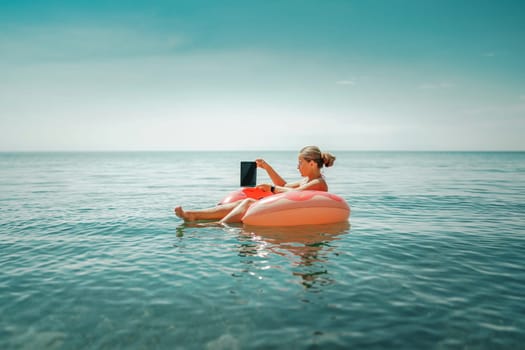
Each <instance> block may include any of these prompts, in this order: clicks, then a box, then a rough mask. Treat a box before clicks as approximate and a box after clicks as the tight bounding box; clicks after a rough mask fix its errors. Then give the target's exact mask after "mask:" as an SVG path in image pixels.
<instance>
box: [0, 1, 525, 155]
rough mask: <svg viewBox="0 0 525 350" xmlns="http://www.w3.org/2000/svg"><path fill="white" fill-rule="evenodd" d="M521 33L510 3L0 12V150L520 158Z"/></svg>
mask: <svg viewBox="0 0 525 350" xmlns="http://www.w3.org/2000/svg"><path fill="white" fill-rule="evenodd" d="M523 38H525V2H523V1H495V0H494V1H462V0H453V1H452V0H440V1H430V0H383V1H380V0H368V1H350V0H346V1H337V0H318V1H310V0H293V1H291V0H290V1H287V0H274V1H272V0H265V1H262V0H261V1H250V0H243V1H198V0H194V1H97V0H91V1H25V0H18V1H0V151H10V150H188V149H198V150H201V149H258V150H265V149H270V150H274V149H292V150H295V149H299V148H300V147H302V146H304V145H307V144H317V145H319V146H321V148H324V149H327V150H341V149H345V150H525V137H523V134H524V131H525V40H523Z"/></svg>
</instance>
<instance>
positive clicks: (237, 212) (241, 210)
mask: <svg viewBox="0 0 525 350" xmlns="http://www.w3.org/2000/svg"><path fill="white" fill-rule="evenodd" d="M255 202H257V201H256V200H255V199H252V198H247V199H244V200H243V201H242V202H240V203H238V202H236V203H237V205H236V206H235V208H233V209H232V210H231V211H230V212H229V213H228V214H227V215H226V216H224V217H223V218H222V219H221V221H220V223H229V222H241V219H242V217H243V216H244V214H245V213H246V211H247V210H248V208H249V207H250V206H251V205H252V204H253V203H255Z"/></svg>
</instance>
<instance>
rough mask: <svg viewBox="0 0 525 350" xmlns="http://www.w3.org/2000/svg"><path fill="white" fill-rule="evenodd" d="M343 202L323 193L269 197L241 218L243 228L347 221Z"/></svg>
mask: <svg viewBox="0 0 525 350" xmlns="http://www.w3.org/2000/svg"><path fill="white" fill-rule="evenodd" d="M349 217H350V207H349V206H348V204H347V203H346V201H345V200H344V199H343V198H341V197H339V196H337V195H335V194H331V193H328V192H323V191H289V192H284V193H279V194H275V195H271V196H268V197H266V198H263V199H261V200H260V201H258V202H256V203H254V204H252V205H251V206H250V208H248V210H247V211H246V213H245V214H244V216H243V218H242V222H243V223H244V224H246V225H254V226H299V225H323V224H333V223H340V222H344V221H347V220H348V218H349Z"/></svg>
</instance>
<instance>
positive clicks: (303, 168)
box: [297, 156, 313, 176]
mask: <svg viewBox="0 0 525 350" xmlns="http://www.w3.org/2000/svg"><path fill="white" fill-rule="evenodd" d="M297 159H298V162H297V170H299V173H300V174H301V176H308V173H309V172H310V163H311V162H313V161H312V160H310V161H307V160H306V159H304V158H303V157H301V156H299V157H298V158H297Z"/></svg>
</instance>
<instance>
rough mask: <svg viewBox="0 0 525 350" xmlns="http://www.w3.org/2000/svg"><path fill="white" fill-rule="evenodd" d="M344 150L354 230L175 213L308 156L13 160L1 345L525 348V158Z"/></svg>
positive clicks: (1, 191)
mask: <svg viewBox="0 0 525 350" xmlns="http://www.w3.org/2000/svg"><path fill="white" fill-rule="evenodd" d="M335 155H336V156H337V161H336V163H335V165H334V167H333V168H329V169H327V170H326V171H325V175H326V178H327V181H328V183H329V185H330V191H331V192H333V193H336V194H338V195H340V196H342V197H343V198H345V199H346V200H347V201H348V203H349V204H350V206H351V208H352V214H351V218H350V223H349V224H342V225H331V226H321V227H302V228H292V229H279V228H272V229H257V228H250V229H244V228H243V227H242V226H239V225H237V226H233V227H229V228H217V227H206V228H202V227H191V226H189V225H184V224H183V223H182V222H181V221H180V220H179V219H178V218H176V217H175V216H174V215H173V207H174V206H176V205H183V206H184V207H185V208H187V209H190V208H203V207H208V206H212V205H214V204H215V203H216V202H218V200H220V199H221V198H222V197H224V196H225V195H226V194H227V193H229V192H231V191H232V190H235V189H237V188H238V185H239V162H240V161H241V160H252V159H254V158H256V157H264V158H265V159H266V160H267V161H268V162H269V163H270V164H272V165H273V166H274V168H276V169H277V170H278V171H279V172H280V173H281V175H282V176H283V177H285V178H286V179H289V180H298V173H297V170H296V163H297V158H296V153H295V152H237V153H235V152H226V153H223V152H188V153H177V152H173V153H169V152H155V153H141V152H135V153H0V349H55V348H57V349H91V348H102V349H115V348H127V349H134V348H137V349H155V348H159V349H267V348H275V349H316V348H323V349H347V348H355V349H359V348H365V347H366V348H378V349H381V348H402V349H427V348H434V349H435V348H437V349H442V348H443V349H448V348H451V349H455V348H468V349H498V348H503V349H504V348H508V349H515V348H521V349H523V348H525V263H524V258H525V153H519V152H516V153H440V152H434V153H423V152H422V153H410V152H401V153H397V152H383V153H382V152H377V153H376V152H335ZM258 177H259V182H267V181H268V178H267V176H266V174H264V173H263V172H261V171H259V174H258Z"/></svg>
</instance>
